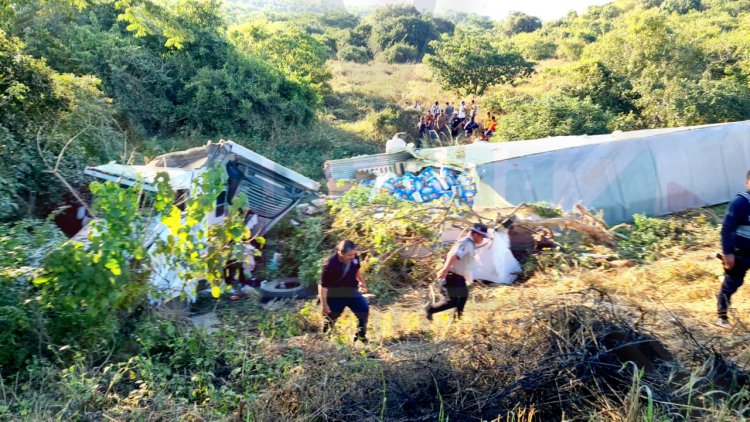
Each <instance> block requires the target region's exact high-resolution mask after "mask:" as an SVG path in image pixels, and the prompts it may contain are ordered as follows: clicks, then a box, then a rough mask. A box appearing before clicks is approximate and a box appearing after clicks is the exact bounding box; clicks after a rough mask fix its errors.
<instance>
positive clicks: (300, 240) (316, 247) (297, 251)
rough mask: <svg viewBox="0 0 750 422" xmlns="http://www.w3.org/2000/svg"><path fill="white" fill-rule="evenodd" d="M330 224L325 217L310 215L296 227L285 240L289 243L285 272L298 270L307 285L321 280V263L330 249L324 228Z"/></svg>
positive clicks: (286, 252)
mask: <svg viewBox="0 0 750 422" xmlns="http://www.w3.org/2000/svg"><path fill="white" fill-rule="evenodd" d="M328 225H329V223H328V222H327V221H326V220H325V219H324V218H323V217H310V218H308V219H306V220H304V221H303V222H302V223H301V224H300V225H299V226H297V227H295V228H294V229H293V230H292V231H291V233H290V235H288V237H287V239H285V241H284V243H285V244H287V245H288V248H287V249H285V250H284V256H285V257H286V258H285V259H284V267H285V268H284V270H285V272H286V273H292V272H294V271H296V272H297V275H298V276H299V278H300V280H302V282H303V283H304V284H305V285H307V286H314V285H316V284H318V282H320V271H321V265H322V262H323V259H324V258H325V256H326V254H327V252H326V251H327V250H328V249H327V248H326V247H325V246H326V245H324V241H325V233H324V230H326V228H327V226H328Z"/></svg>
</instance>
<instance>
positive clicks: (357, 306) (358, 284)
mask: <svg viewBox="0 0 750 422" xmlns="http://www.w3.org/2000/svg"><path fill="white" fill-rule="evenodd" d="M359 267H360V261H359V255H357V247H356V245H355V244H354V242H352V241H351V240H342V241H341V242H340V243H339V244H338V245H337V246H336V252H335V253H334V254H333V255H331V256H330V257H329V258H328V259H327V260H326V262H325V264H323V274H322V275H321V277H320V286H319V287H318V293H319V294H320V302H321V304H322V305H323V316H324V317H325V325H324V326H323V331H328V330H330V329H331V328H332V327H333V325H334V324H335V322H336V319H337V318H338V317H340V316H341V313H342V312H344V308H346V307H348V308H349V309H351V311H352V312H353V313H354V315H355V316H356V317H357V321H358V329H357V336H356V337H355V339H354V340H355V341H356V340H360V341H361V342H362V343H367V318H368V316H369V314H370V307H369V305H368V303H367V300H366V299H365V298H364V297H363V296H362V293H360V289H361V290H362V291H364V292H367V285H366V284H365V281H364V279H363V278H362V274H360V272H359Z"/></svg>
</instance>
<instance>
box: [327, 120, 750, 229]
mask: <svg viewBox="0 0 750 422" xmlns="http://www.w3.org/2000/svg"><path fill="white" fill-rule="evenodd" d="M429 166H432V167H449V168H453V169H455V170H458V171H461V172H468V173H469V174H470V175H471V176H473V179H474V180H475V181H476V184H477V194H476V197H475V198H474V208H476V209H484V208H499V207H506V206H509V205H512V204H519V203H522V202H526V203H529V202H538V201H548V202H551V203H555V204H560V205H562V206H563V207H564V208H566V209H569V208H570V207H572V206H573V205H574V204H575V203H577V202H581V203H582V204H583V205H584V206H585V207H587V208H591V209H598V210H603V211H604V217H605V219H606V221H607V222H608V223H610V224H615V223H620V222H626V221H630V220H631V219H632V216H633V214H646V215H650V216H657V215H665V214H669V213H673V212H677V211H682V210H685V209H688V208H695V207H703V206H708V205H714V204H719V203H722V202H727V201H728V200H730V199H731V198H732V196H733V195H734V194H735V193H736V192H738V191H741V190H743V184H744V180H745V174H746V173H747V171H748V170H750V121H743V122H735V123H723V124H714V125H705V126H694V127H680V128H668V129H650V130H640V131H632V132H614V133H611V134H607V135H594V136H586V135H584V136H562V137H554V138H544V139H535V140H530V141H516V142H496V143H488V142H479V143H474V144H471V145H461V146H453V147H443V148H430V149H421V150H414V151H411V152H406V151H404V152H399V153H395V154H378V155H372V156H365V157H355V158H350V159H345V160H335V161H328V162H327V163H326V167H325V170H326V176H327V177H328V186H329V190H331V188H332V187H333V188H334V190H333V192H334V193H336V192H340V191H337V190H336V189H340V186H342V182H344V187H346V186H347V184H346V183H347V182H348V183H353V182H354V181H355V180H356V179H363V178H366V175H368V174H375V175H378V174H383V172H393V173H395V174H397V175H398V174H403V173H404V172H418V171H419V170H420V169H422V168H425V167H429Z"/></svg>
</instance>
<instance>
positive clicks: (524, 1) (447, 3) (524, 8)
mask: <svg viewBox="0 0 750 422" xmlns="http://www.w3.org/2000/svg"><path fill="white" fill-rule="evenodd" d="M343 1H344V5H346V6H347V7H349V6H354V7H362V6H371V5H379V6H380V5H384V4H398V3H407V4H412V1H409V0H343ZM436 2H437V12H438V13H440V12H444V11H445V10H448V9H452V10H461V11H465V12H473V13H476V14H479V15H485V16H489V17H491V18H493V19H495V20H501V19H503V18H505V16H507V15H508V12H511V11H515V10H517V11H521V12H524V13H526V14H529V15H532V16H536V17H538V18H540V19H542V20H543V21H548V20H553V19H558V18H561V17H563V16H565V15H566V14H567V13H568V11H570V10H576V11H578V12H583V11H585V10H586V8H587V7H589V6H593V5H602V4H607V3H611V2H612V0H520V1H519V0H512V1H511V0H494V1H493V0H436Z"/></svg>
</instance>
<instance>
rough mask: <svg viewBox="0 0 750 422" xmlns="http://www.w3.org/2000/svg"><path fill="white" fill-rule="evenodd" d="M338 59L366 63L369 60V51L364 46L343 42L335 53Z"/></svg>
mask: <svg viewBox="0 0 750 422" xmlns="http://www.w3.org/2000/svg"><path fill="white" fill-rule="evenodd" d="M336 58H338V59H339V60H343V61H347V62H355V63H367V62H368V61H370V51H369V50H368V49H367V48H365V47H357V46H354V45H349V44H344V46H343V47H341V48H340V49H339V51H338V53H336Z"/></svg>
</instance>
